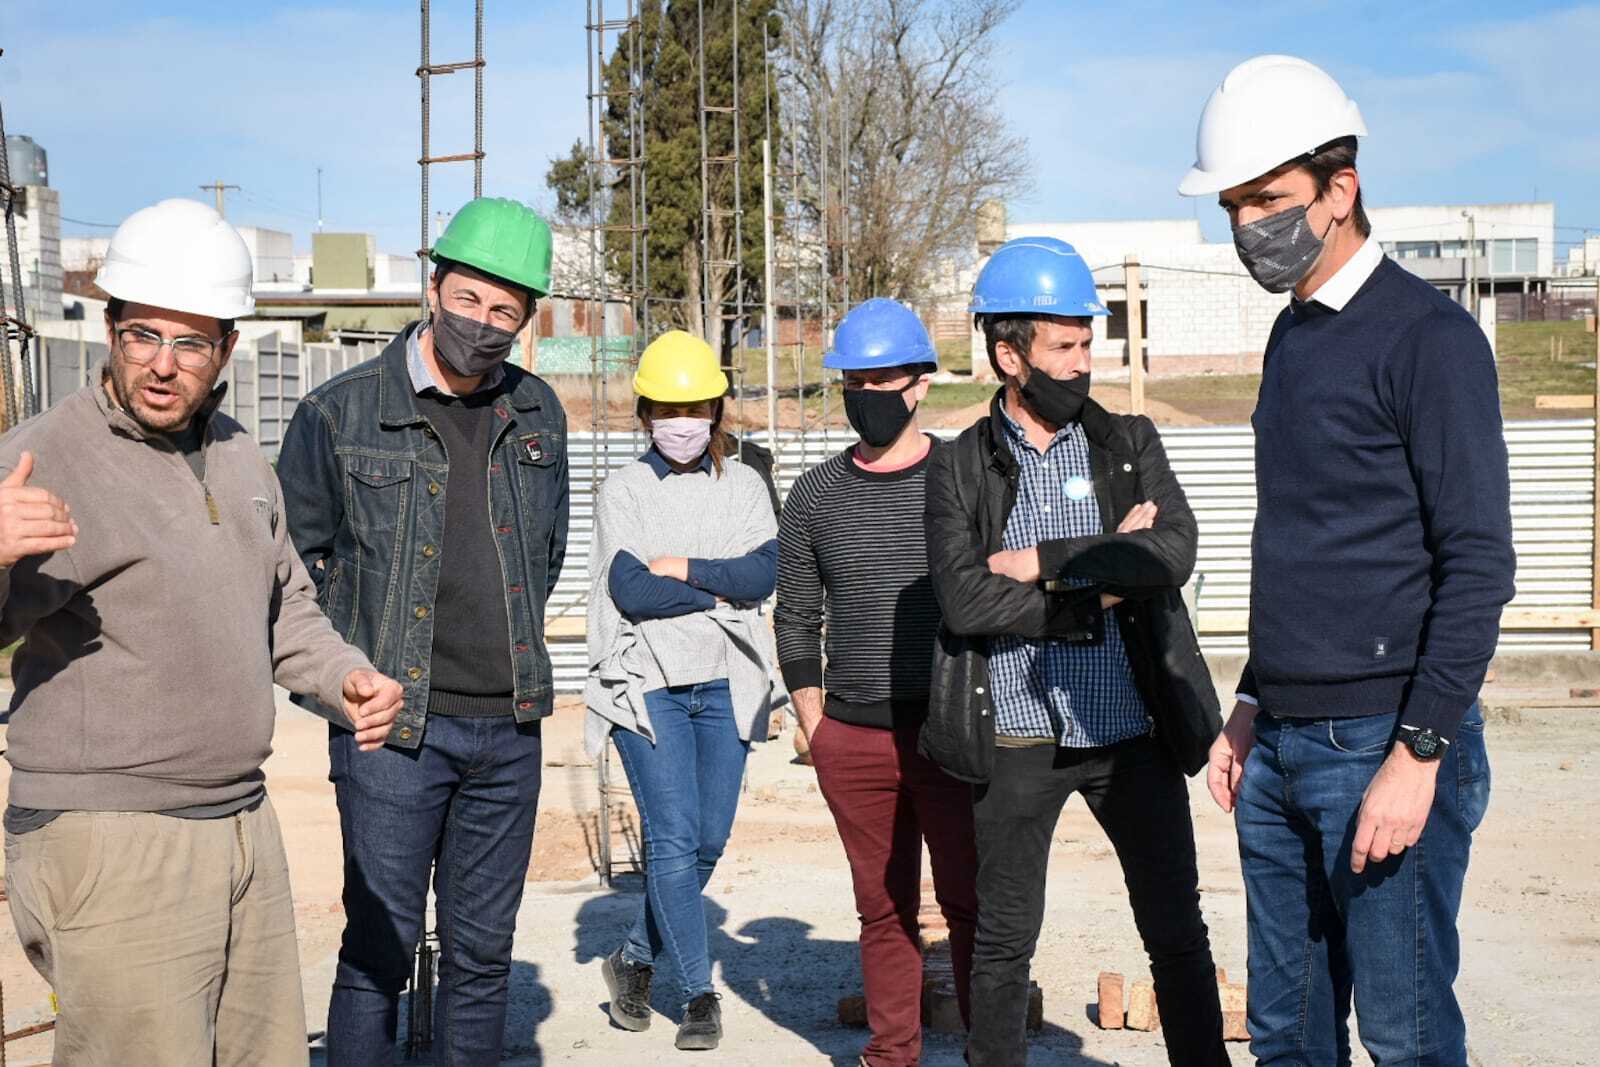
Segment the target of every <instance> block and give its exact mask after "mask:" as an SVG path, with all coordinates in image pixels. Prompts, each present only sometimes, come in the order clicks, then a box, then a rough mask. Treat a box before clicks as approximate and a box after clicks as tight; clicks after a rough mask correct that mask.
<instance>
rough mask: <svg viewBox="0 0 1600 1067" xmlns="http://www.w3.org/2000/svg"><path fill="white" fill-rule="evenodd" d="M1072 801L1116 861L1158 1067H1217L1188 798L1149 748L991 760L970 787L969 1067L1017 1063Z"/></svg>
mask: <svg viewBox="0 0 1600 1067" xmlns="http://www.w3.org/2000/svg"><path fill="white" fill-rule="evenodd" d="M1074 792H1078V793H1082V794H1083V799H1084V800H1085V801H1086V802H1087V803H1088V805H1089V811H1090V812H1091V813H1092V814H1093V815H1094V817H1095V819H1096V820H1097V821H1098V822H1099V823H1100V828H1101V829H1102V830H1104V831H1105V833H1106V836H1107V837H1108V838H1110V840H1111V845H1112V847H1113V848H1115V849H1116V852H1117V859H1119V860H1120V861H1121V862H1122V875H1123V879H1124V880H1125V881H1126V882H1127V886H1128V899H1129V901H1130V902H1131V903H1132V905H1133V921H1134V924H1135V925H1136V926H1138V928H1139V936H1140V937H1141V938H1142V939H1143V940H1144V948H1145V952H1147V953H1148V954H1149V956H1150V973H1151V976H1152V977H1153V978H1154V979H1155V991H1156V1003H1157V1007H1158V1008H1159V1010H1160V1013H1161V1034H1162V1037H1163V1038H1165V1040H1166V1044H1167V1059H1168V1060H1169V1061H1170V1062H1171V1063H1173V1064H1175V1065H1178V1064H1197V1065H1198V1064H1204V1065H1208V1067H1209V1065H1221V1067H1226V1064H1227V1062H1228V1056H1227V1053H1226V1052H1225V1051H1224V1049H1223V1045H1222V1007H1221V1004H1220V1003H1219V999H1218V995H1217V972H1216V967H1215V965H1214V964H1213V963H1212V961H1211V942H1210V940H1209V939H1208V937H1207V934H1206V924H1205V921H1204V920H1203V919H1202V918H1201V916H1200V890H1199V874H1198V873H1197V872H1196V870H1195V859H1194V826H1193V824H1192V823H1191V822H1190V819H1189V791H1188V788H1187V786H1186V785H1185V783H1184V778H1183V773H1182V772H1181V771H1179V770H1178V766H1177V764H1176V763H1175V762H1173V759H1172V756H1171V755H1170V754H1169V753H1168V752H1167V750H1166V748H1165V747H1164V746H1162V745H1161V744H1160V743H1159V742H1158V741H1156V740H1154V739H1152V738H1149V737H1141V738H1136V739H1134V740H1132V741H1124V742H1121V743H1120V744H1115V745H1108V746H1106V747H1104V748H1091V749H1070V748H1060V749H1058V748H1055V747H1052V746H1049V745H1044V746H1040V747H1035V748H998V749H996V751H995V764H994V774H993V777H992V778H991V779H990V781H989V783H988V784H987V785H983V786H979V787H978V788H977V791H976V800H977V803H976V806H975V808H974V812H973V813H974V816H975V822H976V825H977V831H978V937H977V944H976V945H975V947H974V949H973V959H972V1035H971V1038H970V1039H969V1041H968V1042H967V1056H968V1059H969V1061H970V1062H971V1063H972V1064H973V1067H1022V1065H1023V1064H1025V1063H1026V1062H1027V1036H1026V1032H1025V1029H1024V1027H1025V1024H1026V1021H1027V1010H1028V963H1029V961H1030V960H1031V959H1032V958H1033V951H1034V947H1035V946H1036V945H1037V944H1038V941H1039V928H1040V925H1041V924H1042V923H1043V921H1044V892H1045V868H1046V866H1047V864H1048V862H1049V859H1050V840H1051V837H1052V836H1053V835H1054V833H1055V826H1056V820H1057V819H1058V818H1059V817H1060V815H1061V808H1062V806H1063V805H1064V804H1066V802H1067V798H1068V797H1069V796H1071V795H1072V794H1073V793H1074Z"/></svg>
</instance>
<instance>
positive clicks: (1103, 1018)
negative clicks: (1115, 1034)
mask: <svg viewBox="0 0 1600 1067" xmlns="http://www.w3.org/2000/svg"><path fill="white" fill-rule="evenodd" d="M1122 985H1123V982H1122V975H1120V974H1114V973H1112V972H1111V971H1101V972H1100V992H1099V997H1098V1000H1099V1003H1100V1029H1102V1030H1121V1029H1122V992H1123V990H1122Z"/></svg>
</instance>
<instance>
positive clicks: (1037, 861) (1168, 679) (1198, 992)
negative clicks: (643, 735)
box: [921, 237, 1228, 1067]
mask: <svg viewBox="0 0 1600 1067" xmlns="http://www.w3.org/2000/svg"><path fill="white" fill-rule="evenodd" d="M970 310H971V311H972V312H974V313H975V314H976V315H977V320H978V326H979V328H980V329H982V330H983V334H984V340H985V343H986V346H987V349H988V353H989V360H990V362H991V363H992V364H993V365H994V369H995V373H996V374H997V375H999V376H1000V377H1001V378H1002V379H1003V380H1004V383H1005V384H1004V385H1003V386H1002V387H1001V389H1000V391H999V392H997V393H996V394H995V398H994V401H993V403H992V404H991V405H990V412H989V415H988V416H987V417H985V418H982V419H980V420H978V422H977V423H976V424H974V425H973V426H971V427H970V428H968V429H967V430H966V431H965V432H964V433H962V435H961V436H960V438H958V439H957V440H956V442H955V443H954V444H952V445H948V446H946V447H944V448H942V449H939V450H938V451H937V452H935V453H934V457H933V462H932V465H931V468H930V470H929V472H928V492H927V499H928V503H927V527H928V562H929V570H930V572H931V573H932V576H933V587H934V590H935V592H936V593H937V594H938V598H939V606H940V609H941V611H942V613H943V626H942V629H941V631H940V634H939V640H938V649H937V652H936V653H935V662H934V676H933V684H932V698H931V702H930V707H929V713H928V721H927V722H926V723H925V724H924V727H923V730H922V738H921V745H922V750H923V751H924V752H925V753H927V754H928V755H929V756H931V757H932V758H933V759H934V760H935V761H936V762H938V763H939V764H940V765H941V766H943V767H944V768H945V769H946V770H947V771H949V772H950V773H952V774H955V775H958V776H960V777H963V778H965V779H967V780H969V781H972V782H974V783H977V785H976V789H975V790H974V823H975V827H976V831H977V841H978V929H977V937H976V942H975V945H974V949H973V962H972V1032H971V1036H970V1038H969V1041H968V1044H967V1056H968V1059H969V1061H970V1062H971V1063H972V1064H973V1065H974V1067H997V1065H1006V1067H1010V1065H1019V1067H1020V1065H1021V1064H1023V1063H1025V1062H1026V1059H1027V1047H1026V1035H1025V1033H1024V1024H1025V1022H1026V1014H1027V1006H1028V988H1029V981H1028V966H1029V961H1030V960H1031V958H1032V956H1033V951H1034V947H1035V945H1036V944H1037V942H1038V938H1039V930H1040V926H1041V923H1042V921H1043V917H1044V904H1045V875H1046V868H1047V865H1048V861H1049V856H1050V843H1051V839H1052V836H1053V833H1054V830H1055V825H1056V821H1057V819H1058V818H1059V817H1060V814H1061V809H1062V806H1063V805H1064V804H1065V803H1066V801H1067V798H1068V797H1069V796H1071V795H1072V794H1073V793H1081V794H1082V795H1083V798H1084V800H1085V802H1087V804H1088V807H1089V811H1090V812H1091V813H1092V814H1093V815H1094V817H1095V819H1096V820H1097V821H1098V822H1099V823H1100V826H1101V828H1102V829H1103V830H1104V831H1105V833H1106V836H1107V837H1108V838H1110V840H1111V844H1112V847H1113V848H1115V849H1116V852H1117V858H1118V859H1119V860H1120V861H1121V863H1122V870H1123V875H1124V878H1125V880H1126V882H1127V886H1128V897H1129V901H1130V902H1131V904H1132V905H1133V915H1134V921H1135V923H1136V924H1137V925H1138V928H1139V933H1140V936H1141V937H1142V938H1143V940H1144V945H1145V950H1146V952H1148V954H1149V956H1150V970H1151V973H1152V975H1153V976H1154V978H1155V994H1156V1001H1157V1004H1158V1007H1159V1009H1160V1015H1161V1027H1162V1033H1163V1035H1164V1036H1165V1038H1166V1043H1167V1057H1168V1059H1169V1060H1170V1061H1171V1062H1172V1063H1173V1064H1185V1065H1206V1067H1213V1065H1221V1064H1226V1063H1227V1062H1228V1057H1227V1054H1226V1052H1225V1051H1224V1050H1223V1045H1222V1011H1221V1007H1220V1005H1219V999H1218V992H1217V981H1216V969H1215V967H1214V965H1213V963H1212V958H1211V944H1210V941H1209V939H1208V936H1207V932H1206V925H1205V922H1204V920H1203V919H1202V918H1201V915H1200V893H1199V876H1198V874H1197V872H1196V868H1195V848H1194V829H1193V824H1192V823H1191V821H1190V815H1189V794H1188V789H1187V787H1186V785H1185V782H1184V777H1185V775H1187V774H1193V773H1195V772H1197V771H1198V770H1200V768H1202V767H1203V766H1205V761H1206V751H1207V748H1208V746H1209V745H1210V744H1211V741H1212V739H1213V738H1214V737H1215V736H1216V734H1217V730H1218V729H1219V728H1220V725H1221V722H1220V716H1219V714H1218V707H1217V702H1216V695H1215V692H1214V691H1213V689H1212V687H1211V680H1210V676H1209V674H1208V673H1207V671H1206V667H1205V663H1204V661H1203V660H1202V659H1201V658H1200V653H1199V646H1198V643H1197V642H1196V640H1195V635H1194V629H1193V627H1192V626H1191V625H1190V623H1189V616H1188V613H1187V612H1186V610H1185V609H1184V606H1183V601H1182V597H1181V595H1180V594H1179V588H1180V587H1181V586H1182V585H1183V583H1184V582H1185V581H1187V579H1188V577H1189V572H1190V571H1191V570H1192V569H1193V566H1194V559H1195V521H1194V516H1193V514H1192V513H1191V512H1190V510H1189V504H1188V502H1187V500H1186V499H1185V498H1184V494H1183V489H1182V488H1181V487H1180V486H1179V485H1178V481H1177V479H1176V478H1175V477H1174V476H1173V473H1172V469H1171V467H1170V466H1169V465H1168V463H1167V458H1166V453H1165V452H1164V451H1163V449H1162V447H1161V438H1160V436H1159V435H1158V434H1157V433H1156V429H1155V426H1154V424H1152V423H1151V421H1150V420H1149V419H1147V418H1145V417H1143V416H1125V415H1112V414H1109V413H1108V412H1106V410H1105V409H1104V408H1102V407H1100V406H1099V405H1098V404H1096V403H1095V402H1094V401H1092V400H1090V399H1089V395H1088V394H1089V366H1090V363H1089V349H1090V341H1091V338H1092V336H1093V333H1092V330H1091V327H1090V324H1091V321H1092V318H1093V317H1094V316H1098V315H1105V314H1107V311H1106V308H1105V306H1104V305H1103V304H1102V303H1101V302H1100V298H1099V296H1098V295H1097V294H1096V292H1095V287H1094V279H1093V278H1092V277H1091V276H1090V274H1089V271H1088V268H1087V267H1085V266H1084V263H1083V259H1082V257H1080V256H1079V255H1078V253H1077V252H1076V251H1075V250H1074V249H1073V248H1072V246H1071V245H1069V244H1066V243H1065V242H1063V241H1058V240H1055V239H1052V238H1035V237H1023V238H1018V239H1016V240H1013V241H1009V242H1007V243H1006V244H1004V245H1002V246H1001V247H1000V248H999V249H997V250H996V251H995V253H994V255H993V256H992V257H991V258H990V260H989V262H988V264H987V265H985V267H984V269H983V271H982V273H980V274H979V276H978V281H977V285H976V288H975V289H974V292H973V297H972V306H971V308H970Z"/></svg>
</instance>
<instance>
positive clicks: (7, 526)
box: [0, 452, 78, 567]
mask: <svg viewBox="0 0 1600 1067" xmlns="http://www.w3.org/2000/svg"><path fill="white" fill-rule="evenodd" d="M31 477H33V453H32V452H24V453H23V454H22V456H21V458H20V459H18V460H17V468H16V470H14V471H12V472H11V473H10V474H8V475H6V477H5V480H4V481H0V567H9V566H11V565H12V564H13V563H15V562H17V560H19V559H22V558H23V557H24V556H40V555H47V554H49V553H51V552H60V551H63V550H65V549H68V548H71V547H72V546H73V545H75V544H77V543H78V524H77V523H76V522H74V521H73V519H72V509H71V508H70V507H68V506H67V504H66V502H65V501H63V500H62V499H61V498H60V497H58V496H56V495H55V494H54V493H52V492H51V491H50V490H48V489H41V488H39V487H38V486H32V485H29V484H28V479H29V478H31Z"/></svg>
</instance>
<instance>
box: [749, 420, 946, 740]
mask: <svg viewBox="0 0 1600 1067" xmlns="http://www.w3.org/2000/svg"><path fill="white" fill-rule="evenodd" d="M938 447H940V446H939V445H938V443H937V441H935V443H934V445H933V448H938ZM853 451H854V449H853V448H851V449H846V450H845V451H844V452H841V453H839V454H838V455H836V456H833V457H832V458H831V459H828V460H826V461H824V462H822V463H820V464H818V465H817V466H815V467H813V468H811V469H810V470H808V471H806V472H805V473H804V474H802V475H801V476H800V478H799V480H798V481H796V482H795V483H794V488H792V489H791V490H790V491H789V496H788V499H787V500H786V502H785V503H784V508H783V518H782V520H781V521H780V523H779V526H778V603H777V608H776V610H775V611H774V613H773V623H774V625H775V627H776V629H777V638H778V662H779V665H780V666H781V667H782V669H783V675H784V681H785V683H786V684H787V685H788V687H789V688H790V690H794V689H798V688H802V687H806V686H822V687H823V688H825V689H826V690H827V692H828V699H827V705H826V710H827V713H828V714H829V715H830V716H832V717H834V718H838V719H844V720H845V721H849V722H855V723H858V724H860V725H871V726H889V725H892V724H894V723H896V722H900V723H903V722H905V721H907V720H908V719H912V720H915V721H920V720H921V718H922V717H923V716H924V714H925V713H926V705H927V699H928V682H929V676H930V673H931V670H932V666H933V646H934V641H935V638H936V637H937V634H938V629H939V604H938V601H937V600H936V599H935V598H934V594H933V584H932V582H931V581H930V579H929V577H928V553H927V542H926V535H925V533H924V526H923V517H922V512H923V491H924V486H925V485H926V481H927V471H928V460H929V458H931V457H932V455H933V450H932V449H931V448H930V449H929V452H928V456H926V457H924V458H923V459H922V461H921V462H919V463H916V464H914V465H913V466H911V467H907V468H905V469H904V470H899V471H892V472H887V473H877V472H873V471H866V470H862V469H861V468H860V467H859V466H857V465H856V463H855V461H854V459H853V458H852V453H853ZM824 634H826V641H825V642H824ZM824 646H825V647H824ZM824 652H826V668H824V665H823V664H824Z"/></svg>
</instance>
